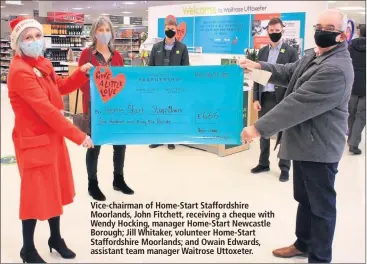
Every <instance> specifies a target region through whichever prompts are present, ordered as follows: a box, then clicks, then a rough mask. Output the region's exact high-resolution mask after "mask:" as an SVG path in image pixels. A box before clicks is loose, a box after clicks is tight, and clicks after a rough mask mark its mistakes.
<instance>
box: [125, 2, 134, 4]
mask: <svg viewBox="0 0 367 264" xmlns="http://www.w3.org/2000/svg"><path fill="white" fill-rule="evenodd" d="M124 4H125V5H135V3H134V2H126V3H124Z"/></svg>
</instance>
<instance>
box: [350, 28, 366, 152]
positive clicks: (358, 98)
mask: <svg viewBox="0 0 367 264" xmlns="http://www.w3.org/2000/svg"><path fill="white" fill-rule="evenodd" d="M349 53H350V57H351V58H352V63H353V68H354V83H353V89H352V95H351V97H350V101H349V118H348V127H349V138H348V144H349V151H350V152H352V153H354V154H357V155H360V154H362V150H360V149H359V148H358V146H359V143H361V139H362V131H363V129H364V127H365V126H366V25H361V26H360V37H359V38H356V39H354V40H353V41H352V44H351V45H350V46H349Z"/></svg>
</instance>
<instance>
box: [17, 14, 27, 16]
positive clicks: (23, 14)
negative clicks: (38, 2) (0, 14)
mask: <svg viewBox="0 0 367 264" xmlns="http://www.w3.org/2000/svg"><path fill="white" fill-rule="evenodd" d="M19 16H29V14H19Z"/></svg>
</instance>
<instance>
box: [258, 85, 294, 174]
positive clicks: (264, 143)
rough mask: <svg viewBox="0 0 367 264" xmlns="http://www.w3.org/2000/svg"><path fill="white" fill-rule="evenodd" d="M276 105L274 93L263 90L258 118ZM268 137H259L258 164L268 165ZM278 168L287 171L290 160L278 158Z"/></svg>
mask: <svg viewBox="0 0 367 264" xmlns="http://www.w3.org/2000/svg"><path fill="white" fill-rule="evenodd" d="M276 105H277V100H276V97H275V93H268V92H264V93H262V94H261V111H260V112H259V118H260V117H262V116H264V115H266V114H267V113H268V112H269V111H270V110H271V109H273V108H274V107H275V106H276ZM269 156H270V139H266V138H260V158H259V164H260V165H261V166H265V167H269V165H270V161H269ZM278 165H279V168H280V170H282V171H287V172H288V171H289V169H290V167H291V162H290V161H289V160H283V159H280V160H279V164H278Z"/></svg>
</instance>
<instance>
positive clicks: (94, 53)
mask: <svg viewBox="0 0 367 264" xmlns="http://www.w3.org/2000/svg"><path fill="white" fill-rule="evenodd" d="M108 49H109V50H110V52H111V56H112V55H113V50H112V49H111V48H110V47H108ZM97 52H98V51H97V49H96V48H93V49H92V54H93V55H96V54H97ZM98 53H100V52H98Z"/></svg>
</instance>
